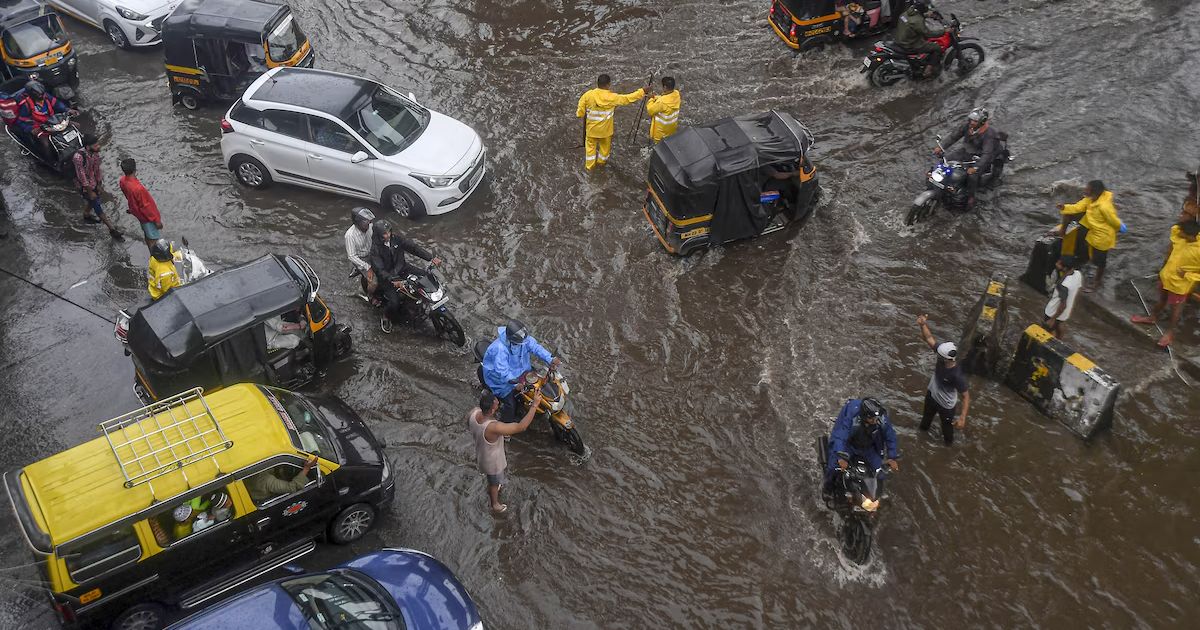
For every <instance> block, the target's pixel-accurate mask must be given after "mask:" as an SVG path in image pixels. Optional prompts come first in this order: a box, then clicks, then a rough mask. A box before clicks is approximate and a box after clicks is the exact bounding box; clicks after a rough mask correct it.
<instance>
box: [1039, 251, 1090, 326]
mask: <svg viewBox="0 0 1200 630" xmlns="http://www.w3.org/2000/svg"><path fill="white" fill-rule="evenodd" d="M1054 269H1055V270H1056V271H1057V272H1058V273H1057V274H1056V275H1057V276H1058V280H1057V281H1056V282H1055V283H1054V288H1052V289H1051V290H1050V291H1051V292H1050V301H1049V302H1048V303H1047V304H1046V321H1045V322H1043V324H1042V327H1043V328H1045V329H1046V330H1047V331H1049V332H1050V334H1052V335H1054V336H1055V337H1058V338H1059V339H1062V338H1063V335H1065V334H1066V332H1067V320H1068V319H1070V318H1071V311H1073V310H1074V309H1075V298H1077V297H1079V290H1080V289H1081V288H1082V287H1083V274H1082V273H1080V272H1078V271H1076V270H1075V261H1074V259H1073V257H1070V256H1064V257H1063V258H1059V259H1058V262H1056V263H1055V264H1054Z"/></svg>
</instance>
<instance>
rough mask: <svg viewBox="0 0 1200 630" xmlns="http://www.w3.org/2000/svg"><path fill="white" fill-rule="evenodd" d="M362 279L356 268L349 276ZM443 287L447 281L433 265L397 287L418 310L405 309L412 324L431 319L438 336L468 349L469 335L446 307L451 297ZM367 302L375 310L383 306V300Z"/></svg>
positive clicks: (411, 276) (409, 277) (411, 275)
mask: <svg viewBox="0 0 1200 630" xmlns="http://www.w3.org/2000/svg"><path fill="white" fill-rule="evenodd" d="M361 276H362V273H361V272H360V271H359V270H358V269H357V268H356V269H354V271H352V272H351V273H350V277H351V278H355V277H358V278H360V279H361ZM443 284H444V280H443V278H442V277H441V274H440V273H439V272H438V271H437V267H436V266H435V265H434V264H433V263H432V262H431V263H429V265H427V266H426V267H425V273H424V274H415V273H414V274H409V275H408V277H407V278H405V279H404V280H403V281H402V282H401V286H399V287H397V288H398V289H399V290H400V295H402V296H404V297H406V298H408V299H410V300H412V305H406V306H412V307H415V308H406V309H405V311H406V312H407V313H408V314H409V316H410V318H409V320H408V321H409V323H412V324H416V323H417V322H420V321H423V320H426V319H428V320H429V322H430V323H431V324H433V330H434V332H435V333H436V334H437V336H439V337H445V338H446V339H447V340H449V341H450V342H451V343H453V344H454V345H456V346H460V347H461V346H465V345H466V344H467V335H466V333H465V332H464V331H463V327H462V325H461V324H459V323H458V319H456V318H455V317H454V314H453V313H451V312H450V307H448V306H446V303H447V302H449V301H450V298H449V297H447V296H446V290H445V288H444V287H443ZM363 289H364V291H365V289H366V283H365V282H363ZM364 295H365V293H364ZM368 301H369V302H370V303H371V305H373V306H375V307H376V308H383V306H384V302H383V301H382V300H378V299H368ZM414 316H415V317H414Z"/></svg>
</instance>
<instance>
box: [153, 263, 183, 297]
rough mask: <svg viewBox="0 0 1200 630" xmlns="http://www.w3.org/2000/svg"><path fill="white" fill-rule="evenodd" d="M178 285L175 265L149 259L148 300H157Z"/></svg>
mask: <svg viewBox="0 0 1200 630" xmlns="http://www.w3.org/2000/svg"><path fill="white" fill-rule="evenodd" d="M179 285H180V282H179V274H177V273H176V272H175V263H174V262H173V261H171V262H162V261H161V260H159V259H157V258H155V257H153V256H151V257H150V281H149V286H148V288H149V290H150V299H152V300H157V299H158V298H160V297H162V296H163V294H164V293H166V292H167V290H169V289H172V288H174V287H177V286H179Z"/></svg>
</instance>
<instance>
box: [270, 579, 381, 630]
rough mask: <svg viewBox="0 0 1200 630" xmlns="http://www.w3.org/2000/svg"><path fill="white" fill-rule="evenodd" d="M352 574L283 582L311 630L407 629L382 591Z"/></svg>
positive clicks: (284, 587) (282, 584)
mask: <svg viewBox="0 0 1200 630" xmlns="http://www.w3.org/2000/svg"><path fill="white" fill-rule="evenodd" d="M365 580H366V578H363V579H362V581H360V580H358V579H354V578H353V577H351V575H350V573H349V572H345V573H343V572H341V571H339V572H335V573H318V574H315V575H305V576H301V577H298V578H294V579H291V580H285V581H283V582H280V584H279V585H280V586H281V587H283V590H285V591H287V593H288V595H291V596H292V599H294V600H296V604H297V605H299V607H300V610H301V611H302V612H303V613H304V617H305V619H306V620H307V621H308V625H309V627H310V628H314V629H316V630H324V629H326V628H328V629H332V628H361V629H363V630H403V628H404V627H405V625H404V618H403V616H402V615H401V614H400V611H399V610H397V609H396V607H395V606H394V605H389V603H388V602H387V600H385V599H384V598H383V597H382V595H383V593H381V592H379V591H378V589H374V588H370V587H369V586H368V585H367V584H366V583H365Z"/></svg>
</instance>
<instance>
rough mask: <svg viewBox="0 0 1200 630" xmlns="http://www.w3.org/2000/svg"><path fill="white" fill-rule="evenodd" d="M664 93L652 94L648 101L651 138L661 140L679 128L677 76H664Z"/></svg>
mask: <svg viewBox="0 0 1200 630" xmlns="http://www.w3.org/2000/svg"><path fill="white" fill-rule="evenodd" d="M662 88H663V91H662V94H658V95H656V96H651V97H650V100H648V101H646V115H647V116H649V117H650V139H651V140H653V141H654V143H655V144H658V142H659V141H660V140H662V139H663V138H666V137H667V136H669V135H671V134H673V133H675V130H677V129H679V103H680V97H679V90H676V89H675V77H663V78H662Z"/></svg>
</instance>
